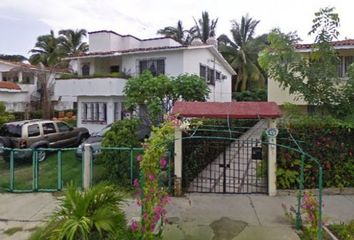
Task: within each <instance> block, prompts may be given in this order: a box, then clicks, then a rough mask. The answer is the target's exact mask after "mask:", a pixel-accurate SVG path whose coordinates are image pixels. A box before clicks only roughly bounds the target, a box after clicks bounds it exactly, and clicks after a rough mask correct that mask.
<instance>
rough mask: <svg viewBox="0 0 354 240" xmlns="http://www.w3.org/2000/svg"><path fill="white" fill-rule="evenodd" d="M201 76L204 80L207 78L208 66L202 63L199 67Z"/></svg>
mask: <svg viewBox="0 0 354 240" xmlns="http://www.w3.org/2000/svg"><path fill="white" fill-rule="evenodd" d="M199 76H200V77H201V78H204V80H206V67H205V66H203V65H200V67H199Z"/></svg>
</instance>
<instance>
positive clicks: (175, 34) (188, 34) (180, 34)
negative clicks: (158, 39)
mask: <svg viewBox="0 0 354 240" xmlns="http://www.w3.org/2000/svg"><path fill="white" fill-rule="evenodd" d="M194 32H195V28H194V27H192V28H191V29H189V30H186V29H184V28H183V25H182V21H181V20H178V22H177V26H176V27H172V26H168V27H165V28H163V29H160V30H158V31H157V33H158V34H161V35H164V36H166V37H171V38H172V39H174V40H176V41H177V42H179V43H181V44H182V45H189V44H190V43H191V41H192V40H193V34H194Z"/></svg>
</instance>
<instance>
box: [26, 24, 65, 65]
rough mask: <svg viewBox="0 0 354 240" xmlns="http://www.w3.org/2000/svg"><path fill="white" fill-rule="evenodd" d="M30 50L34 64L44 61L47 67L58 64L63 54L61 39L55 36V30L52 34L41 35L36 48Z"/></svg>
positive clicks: (31, 60)
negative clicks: (60, 45) (60, 44)
mask: <svg viewBox="0 0 354 240" xmlns="http://www.w3.org/2000/svg"><path fill="white" fill-rule="evenodd" d="M29 52H30V53H32V55H31V56H30V58H29V61H30V62H31V63H32V64H35V65H37V64H39V63H42V64H43V65H44V66H46V67H52V66H54V65H56V64H58V63H59V62H60V58H61V57H62V56H63V53H62V52H61V51H60V48H59V40H58V38H56V37H55V36H54V32H53V30H51V31H50V34H47V35H42V36H39V37H38V38H37V42H36V44H35V46H34V48H33V49H32V50H30V51H29Z"/></svg>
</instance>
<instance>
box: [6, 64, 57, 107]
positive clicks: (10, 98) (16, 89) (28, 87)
mask: <svg viewBox="0 0 354 240" xmlns="http://www.w3.org/2000/svg"><path fill="white" fill-rule="evenodd" d="M39 72H43V71H42V70H41V69H40V68H39V67H37V66H33V65H30V64H25V63H20V62H9V61H4V60H0V102H3V103H4V104H5V107H6V110H7V111H9V112H26V111H27V112H28V111H30V110H31V103H34V102H38V101H39V99H40V95H39V93H38V91H37V90H38V84H37V82H38V73H39ZM50 79H51V80H52V81H53V82H54V75H53V76H51V78H50Z"/></svg>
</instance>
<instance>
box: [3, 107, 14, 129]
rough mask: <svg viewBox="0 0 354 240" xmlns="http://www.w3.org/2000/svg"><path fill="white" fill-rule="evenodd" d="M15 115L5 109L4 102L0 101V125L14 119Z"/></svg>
mask: <svg viewBox="0 0 354 240" xmlns="http://www.w3.org/2000/svg"><path fill="white" fill-rule="evenodd" d="M14 118H15V116H14V115H13V114H11V113H9V112H7V111H6V107H5V105H4V103H2V102H0V127H1V126H2V125H3V124H4V123H6V122H9V121H11V120H14Z"/></svg>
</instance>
